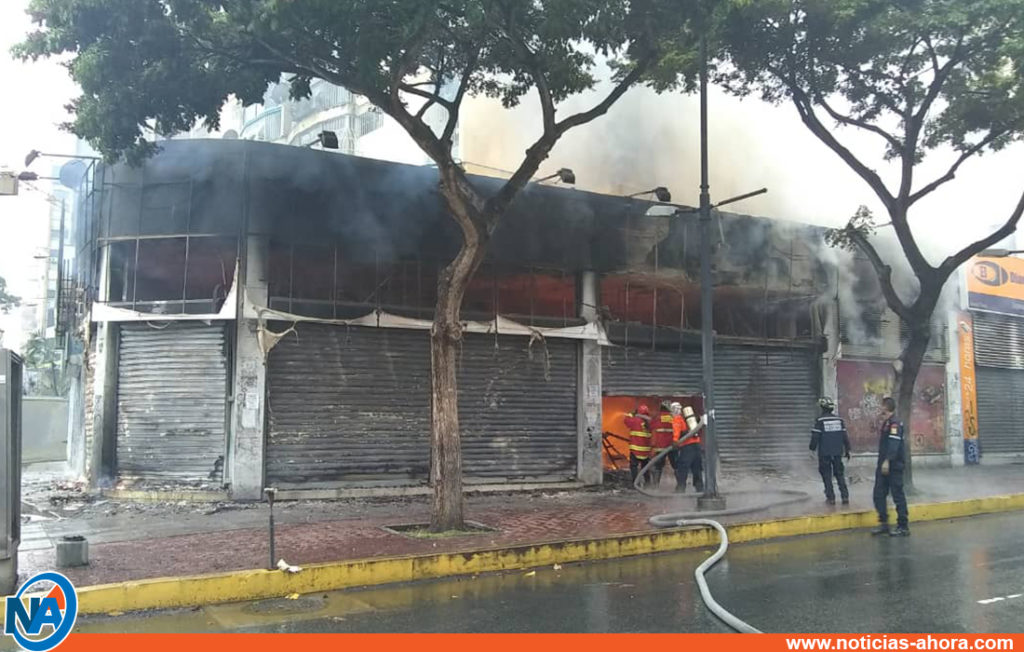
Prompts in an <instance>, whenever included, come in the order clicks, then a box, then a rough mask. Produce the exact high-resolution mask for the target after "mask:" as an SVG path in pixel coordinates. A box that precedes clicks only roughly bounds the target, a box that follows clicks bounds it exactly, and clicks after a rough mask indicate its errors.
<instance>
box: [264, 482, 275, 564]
mask: <svg viewBox="0 0 1024 652" xmlns="http://www.w3.org/2000/svg"><path fill="white" fill-rule="evenodd" d="M263 491H264V492H266V494H267V502H268V503H270V533H269V534H270V564H269V565H268V566H267V568H268V569H270V570H274V569H275V568H277V562H276V561H274V558H275V557H276V556H277V555H276V551H275V550H274V496H275V495H276V494H277V489H270V488H268V489H264V490H263Z"/></svg>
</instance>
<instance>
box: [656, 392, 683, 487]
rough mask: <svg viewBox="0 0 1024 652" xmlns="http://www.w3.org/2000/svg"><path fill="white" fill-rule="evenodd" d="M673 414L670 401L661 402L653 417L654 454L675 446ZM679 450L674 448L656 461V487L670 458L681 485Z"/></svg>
mask: <svg viewBox="0 0 1024 652" xmlns="http://www.w3.org/2000/svg"><path fill="white" fill-rule="evenodd" d="M672 421H673V415H672V409H671V406H670V405H669V402H668V401H662V402H661V409H660V410H659V411H658V414H657V416H655V417H654V418H653V419H651V434H652V444H653V446H654V450H653V454H654V455H657V454H658V453H660V452H661V451H663V450H665V449H666V448H673V446H672V443H673V439H675V437H674V436H673V435H674V432H675V428H674V427H673V425H672ZM677 454H678V451H676V450H675V449H674V448H673V450H671V451H669V453H668V455H666V456H665V457H663V458H661V459H660V460H658V461H657V462H655V463H654V471H653V484H654V486H655V487H657V486H659V485H660V484H661V472H662V471H663V470H664V469H665V459H666V458H668V463H669V464H670V465H671V466H672V469H673V470H674V471H675V474H676V487H677V488H678V486H679V467H678V465H677V464H676V455H677ZM683 479H684V481H685V479H686V478H685V476H684V478H683Z"/></svg>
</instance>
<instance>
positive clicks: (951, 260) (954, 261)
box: [939, 193, 1024, 279]
mask: <svg viewBox="0 0 1024 652" xmlns="http://www.w3.org/2000/svg"><path fill="white" fill-rule="evenodd" d="M1022 214H1024V193H1022V194H1021V196H1020V199H1019V200H1018V201H1017V207H1016V208H1014V209H1013V212H1012V213H1011V214H1010V217H1009V219H1008V220H1006V222H1005V223H1004V224H1003V225H1002V226H1001V227H999V229H998V230H996V231H995V232H993V233H992V234H991V235H989V236H987V237H984V238H982V239H981V240H978V241H977V242H974V243H972V244H971V245H968V246H967V247H964V248H963V249H961V250H960V251H959V252H957V253H955V254H953V255H952V256H950V257H948V258H946V260H944V261H943V262H942V265H940V266H939V272H940V273H941V274H943V276H942V278H943V279H946V278H948V277H949V276H950V275H951V274H952V273H953V272H954V271H956V268H957V267H960V265H963V264H964V263H966V262H967V261H968V260H970V259H971V258H972V257H974V256H976V255H978V254H979V253H980V252H981V251H983V250H985V249H988V248H989V247H991V246H992V245H994V244H997V243H998V242H1000V241H1001V240H1004V239H1005V238H1007V237H1009V236H1010V234H1012V233H1013V232H1014V231H1016V230H1017V225H1018V224H1019V223H1020V218H1021V215H1022Z"/></svg>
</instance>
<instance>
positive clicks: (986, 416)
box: [974, 312, 1024, 456]
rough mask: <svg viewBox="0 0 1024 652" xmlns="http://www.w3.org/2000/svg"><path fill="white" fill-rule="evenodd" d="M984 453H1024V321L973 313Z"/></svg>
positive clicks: (979, 432) (979, 433) (979, 421)
mask: <svg viewBox="0 0 1024 652" xmlns="http://www.w3.org/2000/svg"><path fill="white" fill-rule="evenodd" d="M974 352H975V353H974V362H975V366H976V369H975V373H976V375H977V392H978V440H979V443H980V446H981V454H982V456H984V455H985V454H986V453H989V454H992V453H995V454H999V453H1010V454H1018V455H1019V454H1022V453H1024V320H1022V319H1016V318H1013V317H1006V316H1002V315H995V314H989V313H982V312H977V313H974Z"/></svg>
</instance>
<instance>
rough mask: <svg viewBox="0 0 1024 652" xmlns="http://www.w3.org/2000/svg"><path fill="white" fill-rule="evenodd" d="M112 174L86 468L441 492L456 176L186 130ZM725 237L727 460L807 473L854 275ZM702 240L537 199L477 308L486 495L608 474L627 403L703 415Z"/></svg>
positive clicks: (472, 413)
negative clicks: (437, 365) (440, 345)
mask: <svg viewBox="0 0 1024 652" xmlns="http://www.w3.org/2000/svg"><path fill="white" fill-rule="evenodd" d="M473 181H474V183H477V184H479V185H480V186H481V187H482V188H484V189H485V190H486V189H491V188H497V186H498V184H500V183H501V180H499V179H492V178H485V177H474V178H473ZM89 184H90V186H89V188H87V189H86V197H87V198H88V199H87V200H86V201H85V202H84V203H85V204H86V205H87V206H88V210H86V211H83V216H82V218H81V219H80V220H79V224H78V232H77V247H78V251H79V252H80V253H79V255H78V257H77V260H78V261H79V265H78V270H77V282H78V284H79V286H80V287H81V288H83V291H82V293H81V294H82V296H84V297H86V299H87V300H86V303H87V311H88V315H89V317H88V319H85V320H83V321H84V322H85V323H84V324H83V326H82V327H81V328H80V335H81V338H82V340H83V342H84V350H85V351H86V354H85V363H84V364H83V366H82V367H83V370H84V371H83V375H84V378H83V382H82V383H81V387H82V388H83V397H82V399H83V400H82V402H81V403H82V405H83V407H82V411H83V413H84V417H83V418H82V421H83V423H84V427H83V428H81V432H80V433H77V434H76V437H78V441H77V442H73V443H72V445H71V448H72V450H73V451H77V453H76V454H75V455H73V456H72V464H73V465H74V466H75V468H76V469H77V470H78V471H79V472H82V473H84V474H87V475H88V476H89V477H90V479H91V480H92V481H94V482H95V483H98V484H101V485H102V484H108V483H117V484H122V485H127V484H131V483H137V484H140V485H141V486H146V485H150V484H153V483H158V484H174V485H188V486H199V487H205V488H209V489H222V488H227V489H230V491H231V494H232V495H233V496H234V497H236V498H258V497H259V496H260V495H261V494H262V490H263V488H264V487H268V486H273V487H277V488H279V489H282V490H293V491H295V492H298V493H296V494H295V495H302V492H303V491H305V490H317V491H320V492H321V494H322V492H323V491H324V490H327V491H331V490H335V489H339V488H348V487H381V486H389V485H420V484H426V482H427V478H428V477H429V473H428V471H429V469H428V465H429V459H430V456H429V428H430V394H429V386H428V383H429V365H430V356H429V337H428V335H429V328H430V324H431V315H432V310H433V306H434V299H435V293H436V284H437V275H438V270H439V269H440V268H441V267H442V266H443V265H444V264H445V263H446V262H447V261H448V260H450V259H451V257H452V256H453V255H454V253H455V251H456V248H457V246H458V243H459V237H460V235H459V232H458V229H457V227H456V225H455V223H454V222H453V221H452V220H451V219H450V218H449V217H447V216H446V214H445V213H444V210H443V205H442V201H441V198H440V196H439V194H438V191H437V172H436V170H434V169H433V168H430V167H416V166H408V165H400V164H394V163H386V162H382V161H375V160H370V159H363V158H357V157H351V156H345V155H339V154H332V153H327V152H322V151H313V150H310V149H304V148H293V147H287V146H282V145H274V144H268V143H259V142H249V141H242V140H234V141H212V140H211V141H203V140H189V141H179V142H168V143H164V144H162V151H161V152H160V153H159V154H158V155H156V156H155V157H153V158H152V159H150V160H148V161H146V162H145V163H144V164H143V165H142V166H140V167H138V168H131V167H128V166H126V165H114V166H106V167H101V168H100V169H98V170H97V171H96V174H95V175H93V176H91V177H90V180H89ZM660 208H664V207H660ZM715 232H716V238H715V240H716V242H715V243H713V244H715V253H714V260H715V269H716V272H715V274H716V290H715V305H714V311H715V314H714V320H715V324H716V348H717V351H716V392H717V394H716V396H717V401H718V407H717V419H718V433H719V438H720V453H721V460H722V463H723V466H724V468H726V469H734V470H737V471H753V470H761V469H765V468H769V469H770V468H782V467H787V466H789V465H790V464H791V463H792V460H793V459H795V457H796V456H798V455H799V456H804V454H805V451H806V445H807V436H808V435H807V431H808V427H809V424H810V423H811V421H812V420H813V417H814V404H815V399H816V398H817V396H818V395H820V394H821V393H822V392H823V391H828V390H829V388H830V387H832V388H834V387H835V386H836V382H837V380H836V379H837V377H838V378H839V384H840V385H842V367H841V366H840V367H839V372H838V376H837V366H836V361H837V359H838V358H839V357H841V356H842V355H843V354H842V353H841V352H840V351H839V350H838V349H839V346H840V345H839V340H840V334H839V330H840V323H841V321H842V320H841V319H839V318H838V315H839V314H840V312H841V311H840V310H839V309H838V302H837V300H836V296H837V295H836V288H837V287H838V281H837V278H838V274H839V273H840V272H839V267H838V266H837V265H835V264H833V263H831V262H830V261H828V260H827V259H826V258H824V257H823V256H822V255H821V249H822V233H821V230H820V229H816V228H813V227H807V226H802V225H797V224H792V223H785V222H779V221H771V220H764V219H756V218H752V217H747V216H741V215H727V214H723V215H721V216H719V217H718V218H717V219H716V228H715ZM699 253H700V248H699V242H698V230H697V223H696V219H694V218H693V217H692V216H686V215H683V216H678V215H674V216H673V215H668V214H666V211H664V210H662V211H661V212H660V213H659V211H658V208H655V205H653V204H650V203H648V202H643V201H638V200H633V199H626V198H621V197H613V196H607V195H598V194H593V193H586V192H580V191H576V190H568V189H563V188H555V187H550V186H542V185H537V184H534V185H531V186H530V187H528V188H527V189H526V190H525V191H523V193H522V194H521V196H520V197H519V198H518V199H517V201H516V202H515V204H514V205H513V208H512V211H511V213H510V214H509V215H508V216H507V218H506V219H505V220H504V222H503V223H502V225H501V226H500V227H499V229H498V231H497V232H496V234H495V236H494V239H493V242H492V244H491V247H490V254H489V256H488V258H487V260H486V262H485V263H484V265H483V267H482V268H481V269H480V271H479V273H478V274H477V275H476V277H475V278H474V280H473V282H472V285H471V287H470V289H469V291H468V292H467V294H466V299H465V303H464V310H463V317H464V319H465V320H466V333H467V334H466V337H465V340H464V343H463V347H462V351H461V355H460V360H459V369H458V373H459V390H460V394H459V408H460V418H461V426H462V436H463V455H464V473H465V477H466V482H467V484H481V485H493V484H500V485H504V484H508V483H539V482H582V483H586V484H598V483H600V482H601V481H602V478H603V471H604V467H605V466H606V465H614V462H615V459H614V458H615V445H614V443H613V442H612V443H610V441H609V438H608V437H607V436H603V435H605V434H606V433H612V434H614V432H613V431H614V429H615V427H616V419H617V415H620V414H621V411H622V410H624V409H631V408H632V406H633V405H635V404H636V402H637V401H639V400H644V398H645V397H646V398H647V400H654V399H656V398H658V397H670V396H671V397H673V398H678V399H680V400H684V401H689V402H690V404H692V405H696V406H697V407H700V395H701V372H700V368H701V365H700V344H699V340H700V338H699V332H698V325H699V324H700V302H699V299H698V295H699V289H700V288H699V285H698V283H697V282H696V279H697V270H698V260H699ZM841 403H843V400H842V397H841ZM602 417H603V418H602ZM619 420H621V419H619ZM609 424H610V425H609ZM306 495H309V494H306Z"/></svg>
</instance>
